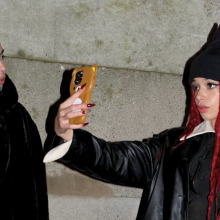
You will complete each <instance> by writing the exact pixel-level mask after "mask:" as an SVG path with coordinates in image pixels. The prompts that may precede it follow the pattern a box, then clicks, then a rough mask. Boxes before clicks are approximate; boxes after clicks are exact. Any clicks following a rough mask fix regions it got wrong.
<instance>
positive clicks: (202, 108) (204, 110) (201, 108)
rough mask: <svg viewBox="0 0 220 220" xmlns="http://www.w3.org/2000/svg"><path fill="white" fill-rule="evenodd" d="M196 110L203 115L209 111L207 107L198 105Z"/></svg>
mask: <svg viewBox="0 0 220 220" xmlns="http://www.w3.org/2000/svg"><path fill="white" fill-rule="evenodd" d="M197 108H198V110H199V112H200V113H205V112H207V111H208V110H209V107H208V106H205V105H198V106H197Z"/></svg>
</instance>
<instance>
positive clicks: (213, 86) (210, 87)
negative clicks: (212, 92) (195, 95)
mask: <svg viewBox="0 0 220 220" xmlns="http://www.w3.org/2000/svg"><path fill="white" fill-rule="evenodd" d="M218 85H219V84H215V83H208V84H207V86H208V88H209V89H214V88H215V87H216V86H218Z"/></svg>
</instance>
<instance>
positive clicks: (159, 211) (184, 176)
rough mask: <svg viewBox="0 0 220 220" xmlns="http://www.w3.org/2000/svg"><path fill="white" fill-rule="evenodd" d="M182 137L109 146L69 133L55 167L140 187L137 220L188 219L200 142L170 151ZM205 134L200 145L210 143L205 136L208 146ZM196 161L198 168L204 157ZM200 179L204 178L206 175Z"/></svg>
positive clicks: (175, 133) (172, 134)
mask: <svg viewBox="0 0 220 220" xmlns="http://www.w3.org/2000/svg"><path fill="white" fill-rule="evenodd" d="M182 132H183V128H175V129H171V130H167V131H165V132H162V133H160V134H159V135H155V136H154V137H153V138H149V139H146V140H143V141H142V142H140V141H123V142H114V143H113V142H106V141H104V140H102V139H99V138H97V137H95V136H93V135H92V134H90V133H89V132H86V131H84V130H74V137H73V141H72V144H71V147H70V149H69V150H68V152H67V153H66V154H65V155H64V157H63V158H61V159H60V162H62V163H64V164H66V165H67V166H69V167H70V168H72V169H75V170H78V171H80V172H81V173H84V174H86V175H89V176H92V177H95V178H97V179H100V180H103V181H105V182H109V183H113V184H119V185H124V186H131V187H138V188H142V189H143V195H142V199H141V203H140V207H139V211H138V215H137V220H149V219H150V220H162V219H163V220H185V219H188V202H189V182H190V175H189V168H190V161H191V158H192V157H193V156H194V155H195V154H196V153H197V152H198V151H199V149H201V141H202V140H201V139H202V137H204V135H205V134H203V135H199V136H195V137H192V138H190V139H188V140H187V141H186V142H185V143H184V144H182V145H180V146H179V147H177V148H171V147H173V146H174V145H175V144H176V143H179V137H180V135H181V134H182ZM207 134H208V135H207V136H208V139H207V138H206V139H207V140H205V141H206V143H210V137H211V139H212V141H214V133H207ZM203 139H204V138H203ZM60 141H61V139H60V138H59V137H57V138H55V140H54V143H53V145H54V146H57V145H58V144H59V143H61V142H60ZM206 143H204V145H206ZM212 143H213V142H212ZM202 148H204V146H202ZM211 148H212V146H211ZM164 150H165V151H164ZM205 151H207V150H206V149H205ZM205 151H204V152H205ZM161 152H162V154H161ZM211 152H212V149H211ZM158 155H159V157H158ZM204 155H205V154H204ZM211 157H212V155H211ZM156 158H157V159H156ZM201 158H202V159H201V161H200V162H199V163H200V164H199V166H200V167H201V162H202V160H203V159H204V158H205V157H203V156H202V157H201ZM206 163H207V162H206ZM208 163H210V160H209V161H208ZM205 165H206V166H208V167H209V165H207V164H205ZM201 175H203V174H201ZM205 175H208V176H209V175H210V170H208V174H207V172H206V174H205ZM197 179H198V180H200V179H203V177H201V176H200V177H199V178H197ZM206 179H207V181H208V182H207V185H206V186H204V187H205V191H206V193H207V196H208V194H209V178H206ZM194 181H195V180H194ZM195 185H196V184H195ZM198 185H199V190H202V191H203V189H202V188H201V184H200V183H199V184H198ZM207 196H205V198H207ZM206 208H207V207H205V209H204V210H202V211H204V213H205V214H204V215H203V216H204V219H206V213H207V210H206ZM198 211H200V210H198ZM211 219H213V218H211Z"/></svg>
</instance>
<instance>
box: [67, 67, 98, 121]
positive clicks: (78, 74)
mask: <svg viewBox="0 0 220 220" xmlns="http://www.w3.org/2000/svg"><path fill="white" fill-rule="evenodd" d="M96 72H97V66H96V65H93V66H91V67H90V66H84V67H82V68H76V69H74V70H73V72H72V79H71V82H70V95H72V94H74V93H75V92H77V91H78V90H79V89H80V88H81V87H82V86H83V85H84V84H85V83H86V87H85V91H84V92H83V93H82V94H81V95H80V96H79V97H78V98H77V99H76V100H75V102H74V103H73V105H74V104H81V103H90V98H91V93H92V90H93V88H94V85H95V78H96ZM77 111H81V109H80V110H77ZM86 116H87V115H83V116H79V117H76V118H71V119H69V122H70V124H82V123H84V122H85V120H86Z"/></svg>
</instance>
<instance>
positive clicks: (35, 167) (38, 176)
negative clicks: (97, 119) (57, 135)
mask: <svg viewBox="0 0 220 220" xmlns="http://www.w3.org/2000/svg"><path fill="white" fill-rule="evenodd" d="M17 100H18V96H17V92H16V89H15V87H14V85H13V83H12V82H11V80H10V79H9V78H8V77H6V81H5V84H4V86H3V90H2V91H1V92H0V210H1V216H2V217H1V219H4V220H21V219H22V220H48V219H49V214H48V199H47V187H46V175H45V166H44V164H43V162H42V161H43V149H42V144H41V139H40V136H39V133H38V130H37V127H36V125H35V123H34V122H33V120H32V119H31V117H30V115H29V114H28V112H27V111H26V110H25V108H24V107H23V106H22V105H21V104H20V103H18V102H17Z"/></svg>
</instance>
